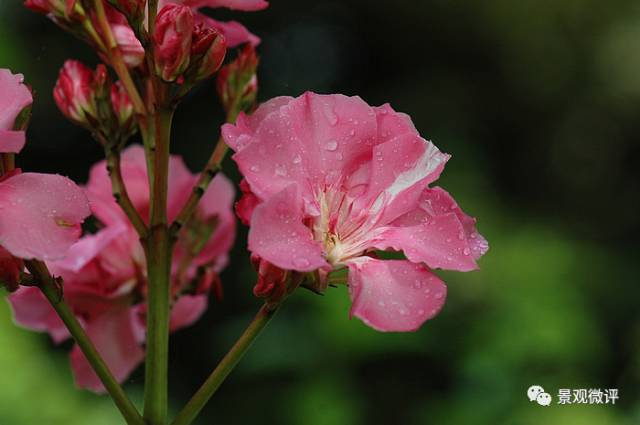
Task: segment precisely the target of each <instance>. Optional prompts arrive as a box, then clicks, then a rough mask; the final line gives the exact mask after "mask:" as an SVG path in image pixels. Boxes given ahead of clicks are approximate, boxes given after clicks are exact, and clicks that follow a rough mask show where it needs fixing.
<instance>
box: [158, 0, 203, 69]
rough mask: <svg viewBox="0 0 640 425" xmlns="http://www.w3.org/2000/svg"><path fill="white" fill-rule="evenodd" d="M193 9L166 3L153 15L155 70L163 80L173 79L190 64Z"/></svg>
mask: <svg viewBox="0 0 640 425" xmlns="http://www.w3.org/2000/svg"><path fill="white" fill-rule="evenodd" d="M193 25H194V24H193V12H191V9H190V8H189V7H187V6H183V5H179V4H168V5H167V6H165V7H163V8H162V10H160V13H158V17H157V18H156V29H155V33H154V34H153V40H154V43H155V44H154V60H155V71H156V74H157V75H159V76H160V78H162V79H163V80H165V81H175V80H176V79H177V78H178V77H179V76H180V75H181V74H182V73H183V72H184V71H185V70H186V69H187V67H188V66H189V61H190V56H191V38H192V36H193Z"/></svg>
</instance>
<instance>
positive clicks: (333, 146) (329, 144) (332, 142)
mask: <svg viewBox="0 0 640 425" xmlns="http://www.w3.org/2000/svg"><path fill="white" fill-rule="evenodd" d="M326 148H327V150H328V151H329V152H333V151H335V150H336V149H338V142H337V141H335V140H329V141H328V142H327V145H326Z"/></svg>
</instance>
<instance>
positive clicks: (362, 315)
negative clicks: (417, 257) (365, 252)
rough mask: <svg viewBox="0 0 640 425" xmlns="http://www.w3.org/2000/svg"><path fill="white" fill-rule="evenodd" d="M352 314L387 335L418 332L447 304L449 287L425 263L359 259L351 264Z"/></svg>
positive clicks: (350, 291)
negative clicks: (446, 298)
mask: <svg viewBox="0 0 640 425" xmlns="http://www.w3.org/2000/svg"><path fill="white" fill-rule="evenodd" d="M349 294H350V296H351V300H352V302H353V304H352V306H351V313H350V314H351V315H352V316H356V317H358V318H359V319H361V320H362V321H363V322H364V323H366V324H367V325H369V326H371V327H372V328H374V329H376V330H379V331H383V332H407V331H415V330H417V329H418V328H419V327H420V326H421V325H422V324H423V323H424V322H425V321H426V320H428V319H431V318H432V317H434V316H435V315H436V314H438V312H439V311H440V309H441V308H442V306H443V305H444V301H445V297H446V294H447V287H446V286H445V284H444V283H443V282H442V280H440V278H438V277H437V276H436V275H435V274H433V273H431V271H429V269H428V268H426V267H425V266H423V265H421V264H415V263H411V262H409V261H405V260H384V261H383V260H376V259H373V258H369V257H359V258H357V259H355V260H352V261H351V262H350V263H349Z"/></svg>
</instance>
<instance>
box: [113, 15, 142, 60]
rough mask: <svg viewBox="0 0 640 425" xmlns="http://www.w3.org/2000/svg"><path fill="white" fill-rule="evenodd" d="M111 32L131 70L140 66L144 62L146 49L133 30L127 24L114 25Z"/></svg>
mask: <svg viewBox="0 0 640 425" xmlns="http://www.w3.org/2000/svg"><path fill="white" fill-rule="evenodd" d="M111 31H112V32H113V36H114V38H115V39H116V43H117V44H118V48H119V49H120V52H122V58H123V59H124V63H125V64H126V65H127V66H128V67H129V68H135V67H137V66H140V65H141V64H142V62H143V61H144V47H142V44H140V40H138V38H137V37H136V35H135V34H134V32H133V30H132V29H131V27H130V26H129V25H126V24H112V25H111Z"/></svg>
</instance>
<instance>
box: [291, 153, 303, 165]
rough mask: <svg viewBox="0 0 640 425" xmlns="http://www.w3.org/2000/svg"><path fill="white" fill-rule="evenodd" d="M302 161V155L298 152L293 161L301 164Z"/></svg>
mask: <svg viewBox="0 0 640 425" xmlns="http://www.w3.org/2000/svg"><path fill="white" fill-rule="evenodd" d="M301 162H302V157H300V155H299V154H296V156H294V157H293V163H294V164H300V163H301Z"/></svg>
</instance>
